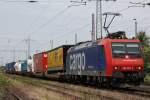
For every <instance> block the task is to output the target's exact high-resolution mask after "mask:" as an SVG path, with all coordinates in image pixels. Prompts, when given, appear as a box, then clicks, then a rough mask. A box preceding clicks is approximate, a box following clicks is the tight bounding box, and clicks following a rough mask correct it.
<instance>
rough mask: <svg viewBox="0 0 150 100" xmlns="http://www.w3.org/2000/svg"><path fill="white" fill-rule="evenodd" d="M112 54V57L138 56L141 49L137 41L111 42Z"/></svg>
mask: <svg viewBox="0 0 150 100" xmlns="http://www.w3.org/2000/svg"><path fill="white" fill-rule="evenodd" d="M112 55H113V57H114V58H124V57H125V56H126V55H128V56H129V57H130V58H140V57H141V50H140V44H139V43H112Z"/></svg>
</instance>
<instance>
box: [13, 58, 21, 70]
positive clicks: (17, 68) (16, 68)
mask: <svg viewBox="0 0 150 100" xmlns="http://www.w3.org/2000/svg"><path fill="white" fill-rule="evenodd" d="M14 67H15V71H16V72H21V61H20V60H19V61H17V62H16V63H15V65H14Z"/></svg>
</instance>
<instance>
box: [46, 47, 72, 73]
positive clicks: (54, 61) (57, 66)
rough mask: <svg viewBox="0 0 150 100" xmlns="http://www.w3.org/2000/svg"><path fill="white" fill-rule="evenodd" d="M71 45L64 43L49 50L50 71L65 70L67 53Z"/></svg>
mask: <svg viewBox="0 0 150 100" xmlns="http://www.w3.org/2000/svg"><path fill="white" fill-rule="evenodd" d="M70 47H71V45H63V46H60V47H57V48H55V49H53V50H50V51H47V54H48V70H49V72H50V71H51V72H52V71H61V70H64V66H65V61H66V59H65V58H66V53H67V50H68V49H69V48H70Z"/></svg>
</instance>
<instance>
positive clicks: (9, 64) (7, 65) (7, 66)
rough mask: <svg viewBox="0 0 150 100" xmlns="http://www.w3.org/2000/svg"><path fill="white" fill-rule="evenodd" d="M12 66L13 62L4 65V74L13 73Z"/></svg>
mask: <svg viewBox="0 0 150 100" xmlns="http://www.w3.org/2000/svg"><path fill="white" fill-rule="evenodd" d="M14 65H15V62H10V63H7V64H6V65H5V71H6V72H9V73H13V72H15V67H14Z"/></svg>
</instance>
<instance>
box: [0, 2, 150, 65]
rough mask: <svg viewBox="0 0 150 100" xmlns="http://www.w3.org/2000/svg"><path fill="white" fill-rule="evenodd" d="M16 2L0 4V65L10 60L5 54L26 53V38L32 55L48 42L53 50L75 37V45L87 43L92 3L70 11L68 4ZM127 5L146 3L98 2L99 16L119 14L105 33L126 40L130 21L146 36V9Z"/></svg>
mask: <svg viewBox="0 0 150 100" xmlns="http://www.w3.org/2000/svg"><path fill="white" fill-rule="evenodd" d="M14 1H15V2H14ZM17 1H23V0H0V46H1V49H0V51H1V52H0V55H1V56H0V61H1V62H2V60H1V59H2V57H3V58H4V60H3V63H4V62H6V61H7V62H8V61H12V60H13V53H12V52H9V51H6V50H13V48H15V49H16V51H17V50H26V49H27V44H26V42H25V40H26V39H27V38H28V37H29V36H30V37H31V39H32V41H31V50H32V54H33V53H35V51H38V52H39V51H43V50H49V49H50V48H51V47H50V40H54V47H57V46H60V45H62V44H66V43H67V44H73V43H74V37H75V34H77V35H78V42H79V41H86V40H90V39H91V35H90V31H91V14H92V13H95V10H96V9H95V6H96V5H95V4H96V3H95V1H92V2H87V5H86V6H84V5H82V6H73V7H68V6H69V5H70V4H71V3H70V0H40V1H39V2H38V3H27V2H17ZM24 1H25V0H24ZM78 1H79V0H78ZM143 1H144V2H143ZM129 2H143V3H147V2H150V1H149V0H117V1H116V2H111V1H110V2H106V1H103V2H102V3H103V7H102V8H103V12H120V13H121V14H122V15H121V16H119V17H116V18H115V20H114V22H113V24H112V25H111V26H110V29H109V31H110V32H116V31H125V32H126V34H127V35H128V37H132V36H134V33H135V32H134V21H133V19H134V18H136V19H137V22H138V31H141V30H143V31H146V33H147V35H149V36H150V6H145V7H144V8H143V7H130V8H128V6H132V4H130V3H129ZM109 19H110V18H109ZM103 35H106V33H105V32H104V33H103ZM4 51H5V52H4ZM15 56H16V60H18V59H25V58H26V54H25V52H16V54H15Z"/></svg>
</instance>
